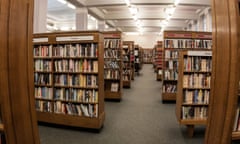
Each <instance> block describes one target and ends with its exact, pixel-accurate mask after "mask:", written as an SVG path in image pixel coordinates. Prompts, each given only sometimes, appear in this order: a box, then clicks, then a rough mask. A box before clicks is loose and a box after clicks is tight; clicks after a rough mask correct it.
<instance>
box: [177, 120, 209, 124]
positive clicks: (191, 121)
mask: <svg viewBox="0 0 240 144" xmlns="http://www.w3.org/2000/svg"><path fill="white" fill-rule="evenodd" d="M179 123H180V124H182V125H206V124H207V119H184V120H180V122H179Z"/></svg>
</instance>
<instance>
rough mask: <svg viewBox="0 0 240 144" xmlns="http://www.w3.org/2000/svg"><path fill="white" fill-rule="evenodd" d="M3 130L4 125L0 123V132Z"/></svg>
mask: <svg viewBox="0 0 240 144" xmlns="http://www.w3.org/2000/svg"><path fill="white" fill-rule="evenodd" d="M3 131H4V125H3V124H0V132H3Z"/></svg>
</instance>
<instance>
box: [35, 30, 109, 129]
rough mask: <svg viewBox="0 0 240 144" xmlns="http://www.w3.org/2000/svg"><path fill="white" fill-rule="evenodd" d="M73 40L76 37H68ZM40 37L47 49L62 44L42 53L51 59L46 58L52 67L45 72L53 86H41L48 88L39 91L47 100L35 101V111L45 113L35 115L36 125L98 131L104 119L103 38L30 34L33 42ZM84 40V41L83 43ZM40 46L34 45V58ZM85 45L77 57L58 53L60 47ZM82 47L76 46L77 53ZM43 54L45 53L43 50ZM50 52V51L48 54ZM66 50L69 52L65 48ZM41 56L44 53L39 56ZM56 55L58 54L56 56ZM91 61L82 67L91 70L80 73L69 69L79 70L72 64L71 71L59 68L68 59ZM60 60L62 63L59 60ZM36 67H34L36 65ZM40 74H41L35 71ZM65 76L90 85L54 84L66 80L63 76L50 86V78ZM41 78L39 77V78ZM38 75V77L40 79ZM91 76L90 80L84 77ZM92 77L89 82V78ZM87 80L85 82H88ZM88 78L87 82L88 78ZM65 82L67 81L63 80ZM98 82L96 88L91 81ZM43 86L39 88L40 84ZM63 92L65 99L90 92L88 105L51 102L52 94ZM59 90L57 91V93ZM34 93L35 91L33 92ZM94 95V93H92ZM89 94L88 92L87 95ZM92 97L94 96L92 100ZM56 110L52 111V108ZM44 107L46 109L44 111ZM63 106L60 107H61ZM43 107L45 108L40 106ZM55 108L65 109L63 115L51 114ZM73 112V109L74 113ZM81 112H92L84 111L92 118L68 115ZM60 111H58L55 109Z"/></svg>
mask: <svg viewBox="0 0 240 144" xmlns="http://www.w3.org/2000/svg"><path fill="white" fill-rule="evenodd" d="M72 37H76V38H74V39H73V38H72ZM41 38H47V39H48V42H47V43H44V44H48V46H54V45H63V47H52V48H46V50H49V51H48V53H52V56H51V59H50V62H49V63H50V65H51V67H52V69H51V71H50V72H48V73H49V74H51V80H50V81H52V82H53V83H52V84H51V85H45V86H47V87H49V88H51V90H52V92H51V91H50V92H49V91H47V92H46V91H45V89H43V90H42V89H40V92H41V93H43V92H46V94H50V96H48V97H51V99H46V98H41V97H40V98H39V97H36V98H35V102H36V104H35V105H36V109H37V110H42V111H48V112H40V111H38V112H37V120H38V121H39V122H46V123H52V124H59V125H66V126H73V127H83V128H94V129H100V128H101V127H102V125H103V122H104V118H105V112H104V68H103V66H104V58H103V56H104V52H103V47H102V46H103V36H102V33H100V32H98V31H76V32H59V33H39V34H34V39H41ZM86 38H88V40H86ZM39 44H42V43H41V42H37V43H34V55H37V54H38V53H35V52H39V48H38V45H39ZM75 44H78V45H89V46H91V47H87V48H84V51H85V53H81V54H79V53H78V54H74V53H71V52H69V54H71V55H70V56H69V54H68V53H67V51H65V53H58V51H60V49H61V48H64V45H75ZM82 48H83V47H77V50H78V51H80V50H82ZM44 51H45V50H44ZM50 51H51V52H50ZM69 51H73V50H71V49H69ZM41 54H42V55H44V53H41ZM56 54H58V55H57V56H56ZM83 59H84V60H87V61H91V63H88V62H87V63H86V64H84V65H83V66H82V67H83V69H84V70H85V69H86V67H88V68H89V67H91V69H93V70H92V71H86V70H85V71H84V70H83V71H81V72H72V71H71V70H72V69H73V70H77V69H79V68H78V67H77V66H76V67H75V64H73V66H72V69H69V68H70V66H68V65H67V66H65V67H64V66H62V65H59V63H60V64H61V63H63V62H65V60H66V61H68V60H76V62H78V61H82V60H83ZM56 60H57V61H59V63H57V64H56V63H55V61H56ZM63 60H64V61H63ZM34 64H35V67H37V66H38V63H35V59H34ZM36 65H37V66H36ZM47 65H48V63H47ZM69 65H70V64H69ZM64 68H66V71H64V72H63V71H58V70H59V69H60V70H61V69H64ZM35 73H38V71H35ZM39 73H40V74H41V73H42V72H39ZM62 74H64V76H66V77H68V75H79V76H82V77H83V80H85V82H86V83H87V82H91V84H89V85H93V86H88V85H86V86H79V85H71V84H70V83H68V84H67V85H61V84H58V83H64V82H65V81H66V78H65V77H62V79H61V78H59V79H58V80H57V81H58V82H57V84H55V83H54V81H56V80H54V79H56V77H55V76H58V75H62ZM40 76H41V75H40ZM40 76H38V77H40ZM87 76H91V77H87ZM92 76H94V77H93V79H92ZM88 78H89V79H88ZM90 78H91V79H90ZM67 80H68V78H67ZM72 81H74V78H72ZM95 81H98V84H97V85H96V84H95V83H94V82H95ZM41 86H43V85H41ZM35 87H38V85H35ZM65 89H69V91H68V92H69V96H70V95H71V92H78V90H80V89H81V90H83V91H84V92H86V91H91V92H92V95H93V96H92V98H91V100H90V101H89V102H86V101H75V100H64V99H55V98H54V96H55V93H57V92H59V93H61V92H63V91H65ZM60 91H61V92H60ZM35 92H36V91H35ZM95 92H96V93H95ZM89 93H90V92H89ZM94 96H97V97H96V98H95V97H94ZM96 99H97V101H95V100H96ZM54 104H56V106H57V108H55V105H54ZM46 105H47V106H48V107H47V108H46ZM63 105H64V106H63ZM44 106H45V107H44ZM55 109H57V110H58V109H65V110H66V112H65V113H66V114H56V113H53V112H52V111H53V110H55ZM76 109H77V110H76ZM85 109H87V111H89V110H90V109H91V111H92V112H88V113H89V114H92V115H94V116H96V117H94V118H92V117H85V116H82V115H71V113H84V111H85ZM59 111H60V110H59Z"/></svg>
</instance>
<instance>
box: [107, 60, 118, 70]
mask: <svg viewBox="0 0 240 144" xmlns="http://www.w3.org/2000/svg"><path fill="white" fill-rule="evenodd" d="M120 64H121V63H120V61H104V68H111V69H119V68H120V66H119V65H120Z"/></svg>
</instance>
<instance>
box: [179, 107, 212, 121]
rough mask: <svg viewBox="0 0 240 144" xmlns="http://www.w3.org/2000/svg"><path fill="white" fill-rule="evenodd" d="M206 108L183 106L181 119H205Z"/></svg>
mask: <svg viewBox="0 0 240 144" xmlns="http://www.w3.org/2000/svg"><path fill="white" fill-rule="evenodd" d="M207 113H208V108H207V107H204V106H197V107H194V106H183V107H182V119H183V120H185V119H206V118H207Z"/></svg>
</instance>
